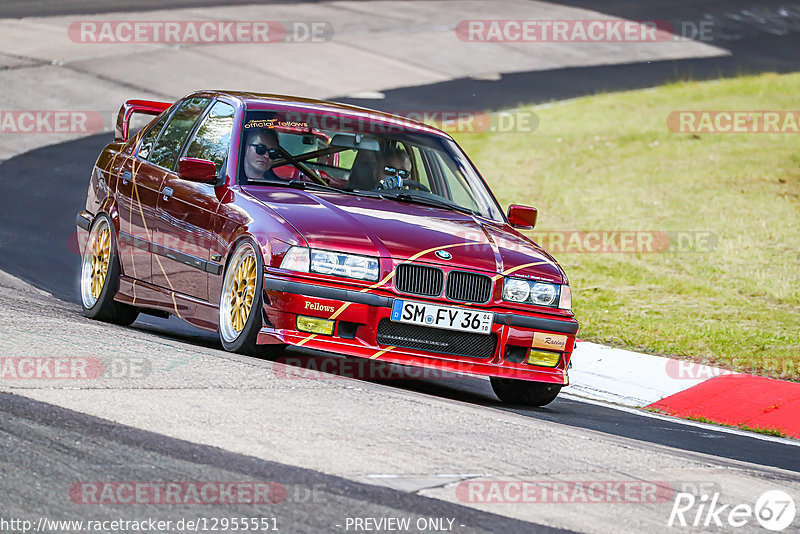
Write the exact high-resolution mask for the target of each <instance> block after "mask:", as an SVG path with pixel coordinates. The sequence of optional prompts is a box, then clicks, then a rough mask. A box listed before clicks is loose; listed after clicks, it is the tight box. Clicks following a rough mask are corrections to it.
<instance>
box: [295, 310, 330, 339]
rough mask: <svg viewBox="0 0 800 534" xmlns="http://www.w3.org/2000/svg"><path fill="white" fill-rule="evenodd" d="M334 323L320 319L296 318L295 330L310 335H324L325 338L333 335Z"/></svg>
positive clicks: (302, 316)
mask: <svg viewBox="0 0 800 534" xmlns="http://www.w3.org/2000/svg"><path fill="white" fill-rule="evenodd" d="M334 323H335V321H329V320H327V319H320V318H319V317H307V316H305V315H298V316H297V329H298V330H300V331H301V332H308V333H310V334H324V335H326V336H330V335H333V325H334Z"/></svg>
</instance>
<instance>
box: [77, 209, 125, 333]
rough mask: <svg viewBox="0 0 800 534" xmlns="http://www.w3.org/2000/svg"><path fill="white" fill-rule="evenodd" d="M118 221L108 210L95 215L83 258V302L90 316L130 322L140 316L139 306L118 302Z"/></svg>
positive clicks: (115, 321)
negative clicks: (107, 213) (110, 216)
mask: <svg viewBox="0 0 800 534" xmlns="http://www.w3.org/2000/svg"><path fill="white" fill-rule="evenodd" d="M117 251H118V249H117V237H116V232H115V231H114V224H113V223H112V222H111V219H110V218H109V217H108V215H106V214H100V215H98V216H97V218H95V220H94V222H93V223H92V227H91V229H90V230H89V239H88V240H87V241H86V248H85V250H84V252H83V258H82V259H81V280H80V285H81V304H82V305H83V314H84V315H85V316H86V317H89V318H90V319H96V320H98V321H105V322H108V323H114V324H118V325H122V326H128V325H129V324H131V323H133V322H134V321H135V320H136V318H137V317H138V316H139V310H137V309H136V308H135V307H133V306H130V305H128V304H125V303H122V302H117V301H116V300H114V296H115V295H116V294H117V291H118V290H119V276H120V273H121V272H122V270H121V269H120V266H119V255H118V253H117Z"/></svg>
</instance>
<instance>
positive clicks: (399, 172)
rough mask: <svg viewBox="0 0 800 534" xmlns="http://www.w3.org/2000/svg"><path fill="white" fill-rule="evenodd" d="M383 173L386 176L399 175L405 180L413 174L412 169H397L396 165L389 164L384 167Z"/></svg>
mask: <svg viewBox="0 0 800 534" xmlns="http://www.w3.org/2000/svg"><path fill="white" fill-rule="evenodd" d="M383 174H385V175H386V176H398V177H400V178H402V179H403V180H405V179H406V178H408V177H409V176H411V171H407V170H405V169H396V168H394V167H388V166H387V167H384V168H383Z"/></svg>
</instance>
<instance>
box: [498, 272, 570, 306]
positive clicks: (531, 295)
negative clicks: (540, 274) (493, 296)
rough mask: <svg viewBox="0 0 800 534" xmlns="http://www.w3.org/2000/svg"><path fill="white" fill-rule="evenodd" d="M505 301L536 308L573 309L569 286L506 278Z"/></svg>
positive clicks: (504, 286)
mask: <svg viewBox="0 0 800 534" xmlns="http://www.w3.org/2000/svg"><path fill="white" fill-rule="evenodd" d="M503 300H506V301H508V302H520V303H523V304H533V305H536V306H548V307H556V306H557V307H559V308H562V309H565V310H568V309H570V308H571V307H572V298H571V293H570V290H569V286H562V285H558V284H551V283H549V282H539V281H536V280H523V279H522V278H506V279H505V283H504V285H503Z"/></svg>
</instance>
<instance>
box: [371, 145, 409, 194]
mask: <svg viewBox="0 0 800 534" xmlns="http://www.w3.org/2000/svg"><path fill="white" fill-rule="evenodd" d="M373 178H374V179H375V184H376V185H375V189H400V188H401V187H403V181H404V180H407V179H409V178H411V158H409V157H408V154H407V153H406V151H405V150H403V149H402V148H399V147H391V148H387V149H385V150H384V151H382V152H381V154H380V157H379V158H378V162H377V165H376V166H375V170H374V174H373Z"/></svg>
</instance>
